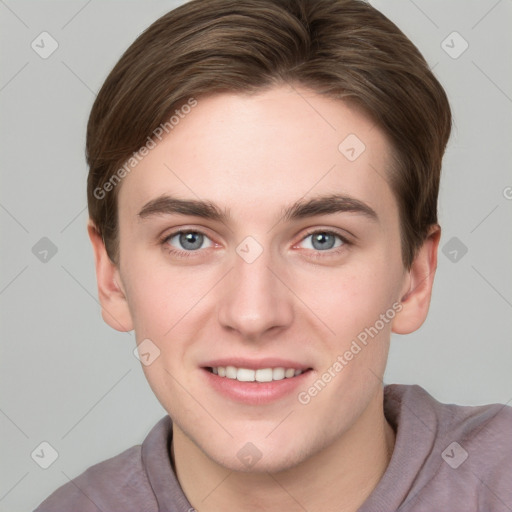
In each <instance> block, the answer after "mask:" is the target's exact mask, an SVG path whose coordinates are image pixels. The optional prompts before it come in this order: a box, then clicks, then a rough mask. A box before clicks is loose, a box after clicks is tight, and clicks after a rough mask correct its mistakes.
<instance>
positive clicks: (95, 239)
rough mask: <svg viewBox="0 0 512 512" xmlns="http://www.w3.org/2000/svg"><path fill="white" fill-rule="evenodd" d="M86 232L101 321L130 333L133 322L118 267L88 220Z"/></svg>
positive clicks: (96, 230) (94, 227)
mask: <svg viewBox="0 0 512 512" xmlns="http://www.w3.org/2000/svg"><path fill="white" fill-rule="evenodd" d="M87 231H88V233H89V238H90V240H91V244H92V247H93V251H94V260H95V266H96V280H97V284H98V297H99V301H100V304H101V315H102V317H103V320H104V321H105V322H106V323H107V324H108V325H110V327H112V328H113V329H116V330H117V331H121V332H127V331H131V330H132V329H133V322H132V318H131V314H130V310H129V308H128V302H127V300H126V296H125V292H124V289H123V286H122V281H121V276H120V274H119V269H118V267H117V266H116V265H115V264H114V263H113V262H112V261H111V260H110V258H109V256H108V254H107V251H106V249H105V244H104V243H103V239H102V237H101V235H100V233H99V231H98V229H97V228H96V226H95V225H94V223H93V222H92V221H91V220H89V223H88V225H87Z"/></svg>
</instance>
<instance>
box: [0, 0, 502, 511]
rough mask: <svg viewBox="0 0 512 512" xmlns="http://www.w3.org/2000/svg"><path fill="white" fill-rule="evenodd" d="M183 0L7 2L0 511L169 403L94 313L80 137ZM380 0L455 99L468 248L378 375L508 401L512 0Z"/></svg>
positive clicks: (443, 207) (95, 456)
mask: <svg viewBox="0 0 512 512" xmlns="http://www.w3.org/2000/svg"><path fill="white" fill-rule="evenodd" d="M179 3H182V2H177V1H155V0H153V1H151V2H148V1H145V2H143V1H102V2H100V1H99V0H92V1H88V2H87V1H80V2H75V1H65V2H64V1H60V2H59V1H51V2H50V1H40V0H38V1H31V2H29V1H13V0H0V34H1V35H0V38H1V48H2V52H1V55H0V59H1V67H0V69H1V75H0V105H1V107H0V108H1V133H0V140H1V153H0V162H1V165H0V170H1V192H0V226H1V229H2V250H1V275H0V308H1V309H0V311H1V321H2V324H1V329H2V330H1V342H2V352H1V377H0V378H1V389H2V395H1V400H0V426H1V429H2V430H1V437H0V442H1V446H2V455H1V457H0V460H1V465H2V467H1V478H0V510H1V511H3V512H7V511H9V512H13V511H22V510H31V509H32V508H34V507H35V506H36V505H37V504H38V503H39V502H40V501H41V500H42V499H43V498H45V497H46V496H47V495H48V494H49V493H50V492H51V491H53V490H54V489H55V488H56V487H58V486H60V485H62V484H64V483H66V482H67V481H68V480H69V479H70V478H73V477H75V476H76V475H78V474H79V473H80V472H82V471H83V470H85V469H86V468H87V467H88V466H90V465H92V464H94V463H96V462H99V461H100V460H103V459H105V458H108V457H111V456H114V455H116V454H117V453H119V452H121V451H122V450H124V449H126V448H128V447H130V446H132V445H134V444H138V443H140V442H141V441H142V440H143V438H144V437H145V435H146V434H147V432H148V431H149V429H150V427H151V426H152V425H153V424H154V423H155V422H156V421H157V420H158V419H159V418H161V417H162V416H163V415H164V414H165V411H164V410H163V409H162V408H161V406H160V405H159V403H158V402H157V400H156V398H155V397H154V396H153V394H152V392H151V390H150V388H149V386H148V384H147V383H146V381H145V379H144V376H143V374H142V370H141V368H140V363H139V362H138V361H137V360H136V358H135V357H134V355H133V353H132V351H133V349H134V347H135V341H134V337H133V335H132V334H131V333H130V334H121V333H118V332H116V331H113V330H112V329H110V328H109V327H108V326H106V325H105V324H104V323H103V322H102V320H101V316H100V308H99V305H98V303H97V299H96V282H95V275H94V267H93V256H92V250H91V248H90V246H89V241H88V238H87V236H86V229H85V226H86V220H87V212H86V195H85V182H86V176H87V168H86V165H85V161H84V141H85V126H86V122H87V117H88V113H89V110H90V107H91V105H92V102H93V100H94V97H95V92H96V91H98V89H99V87H100V86H101V84H102V82H103V80H104V79H105V77H106V75H107V73H108V72H109V70H110V69H111V68H112V66H113V65H114V64H115V62H116V61H117V59H118V58H119V57H120V55H121V53H122V51H124V49H125V48H126V47H128V45H129V44H130V43H131V42H132V41H133V40H134V39H135V37H136V36H137V35H138V34H139V33H140V32H141V31H142V30H143V29H144V28H146V27H147V26H148V25H149V24H150V23H151V22H152V21H154V20H155V19H156V18H158V17H159V16H160V15H162V14H164V13H165V12H167V11H168V10H170V9H172V8H173V7H175V6H176V5H178V4H179ZM373 4H374V5H375V6H376V7H378V8H379V9H381V10H382V11H383V12H384V13H385V14H387V15H388V16H389V17H390V18H391V19H392V20H393V21H394V22H395V23H397V25H398V26H399V27H401V28H402V30H403V31H404V32H405V33H406V34H407V35H408V36H409V37H410V38H411V39H412V40H413V41H414V42H415V43H416V45H417V46H418V47H419V48H420V50H421V51H422V52H423V53H424V55H425V57H426V58H427V60H428V61H429V63H430V64H431V66H432V67H433V69H434V72H435V74H436V75H437V76H438V77H439V79H440V80H441V82H442V84H443V85H444V86H445V88H446V90H447V92H448V95H449V97H450V100H451V104H452V107H453V113H454V118H455V126H454V131H453V135H452V139H451V141H450V145H449V149H448V152H447V155H446V158H445V161H444V174H443V179H442V187H441V194H440V221H441V224H442V227H443V237H442V241H441V247H445V246H446V244H447V243H448V242H449V241H450V239H452V238H453V237H457V238H458V239H459V240H460V241H461V242H462V243H463V244H464V245H465V246H466V247H467V249H468V251H467V254H465V255H464V256H463V257H460V254H461V253H460V251H459V253H458V261H455V262H453V261H451V260H450V259H449V258H448V257H446V256H445V255H444V254H443V253H442V252H440V257H439V267H438V270H437V278H436V285H435V288H434V297H433V303H432V307H431V312H430V316H429V319H428V321H427V322H426V324H425V325H424V326H423V327H422V328H421V329H420V330H419V331H418V332H417V333H415V334H412V335H409V336H406V337H405V336H404V337H395V338H394V339H393V342H392V348H391V354H390V359H389V367H388V371H387V373H386V379H385V380H386V382H388V383H391V382H396V383H417V384H420V385H422V386H424V387H425V388H426V389H427V390H429V391H430V392H431V394H433V395H434V396H435V397H436V398H438V399H439V400H441V401H446V402H455V403H461V404H484V403H489V402H501V403H507V402H509V401H510V400H511V399H512V372H511V371H510V370H511V361H512V345H511V331H512V322H511V318H512V315H511V308H512V266H511V262H512V236H511V225H512V216H511V209H512V200H511V199H510V198H511V197H512V188H511V187H512V175H511V172H510V165H511V162H512V151H511V142H510V140H511V125H512V121H511V118H512V116H511V114H512V99H511V97H512V88H511V76H512V72H511V62H512V59H511V55H512V33H511V31H510V22H511V19H512V1H511V0H500V1H497V0H479V1H468V0H450V1H447V0H437V1H433V0H414V1H412V0H393V1H390V0H379V1H374V2H373ZM43 31H47V32H49V33H50V34H51V36H52V37H53V38H54V39H55V40H56V41H57V42H58V45H59V47H58V49H57V50H56V51H55V52H54V53H53V54H52V55H51V56H50V57H49V58H47V59H42V58H41V57H40V56H39V55H38V54H37V53H36V52H35V51H34V50H33V49H32V48H31V42H32V41H33V40H34V39H36V38H37V37H38V36H39V34H40V33H41V32H43ZM453 31H456V32H458V33H459V34H460V36H462V37H463V38H464V40H465V41H467V43H468V44H469V47H468V49H467V50H466V51H465V52H464V53H463V54H462V55H460V56H459V57H458V58H456V59H454V58H452V57H451V56H450V55H448V54H447V53H446V52H445V50H444V49H443V47H442V42H443V41H444V40H446V38H447V36H449V35H450V34H451V33H452V32H453ZM462 44H463V41H462V40H461V39H460V38H459V37H458V36H455V39H454V37H453V36H452V37H451V38H448V39H447V40H446V42H445V43H444V46H445V48H446V45H448V46H452V47H453V48H452V49H451V50H450V51H451V52H452V54H453V53H454V52H457V51H459V50H460V49H461V48H462V46H461V45H462ZM507 187H508V188H507ZM42 237H48V238H49V239H50V240H51V241H52V242H53V243H54V244H55V245H56V247H57V249H58V252H57V253H56V254H55V256H53V257H52V258H51V259H49V260H48V261H47V262H46V263H43V262H41V261H39V259H38V258H36V256H35V255H34V254H33V253H32V247H33V246H34V245H35V244H36V243H37V242H38V241H39V240H40V239H41V238H42ZM451 243H453V241H452V242H451ZM448 250H450V246H448ZM448 250H446V252H448ZM452 256H453V254H452ZM42 441H47V442H49V443H50V444H51V445H52V446H53V447H54V448H55V449H56V450H57V452H58V454H59V457H58V459H57V460H56V461H55V462H54V463H53V465H51V466H50V467H49V468H48V469H46V470H43V469H41V468H40V467H39V466H38V465H37V464H36V463H35V462H34V460H32V458H31V456H30V455H31V453H32V452H33V450H34V449H35V448H36V447H37V446H39V444H40V443H41V442H42Z"/></svg>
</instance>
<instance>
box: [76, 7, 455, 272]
mask: <svg viewBox="0 0 512 512" xmlns="http://www.w3.org/2000/svg"><path fill="white" fill-rule="evenodd" d="M282 84H297V85H301V86H304V87H307V88H310V89H312V90H313V91H315V92H317V93H319V94H323V95H326V96H329V97H331V98H337V99H342V100H344V101H347V102H349V103H351V104H352V105H357V106H358V107H360V108H362V110H363V111H364V112H365V113H366V114H367V115H368V116H370V118H371V119H372V120H373V121H374V122H375V123H376V124H377V125H378V126H379V127H380V128H381V129H382V131H383V132H384V133H385V134H386V135H387V137H388V139H389V140H390V142H391V145H392V150H393V155H394V161H395V164H394V166H393V169H392V171H391V172H390V175H389V177H388V179H389V184H390V186H391V188H392V190H393V192H394V194H395V196H396V199H397V203H398V207H399V211H400V224H401V226H400V227H401V237H402V259H403V262H404V265H405V266H406V267H407V268H409V267H410V265H411V263H412V261H413V258H414V255H415V252H416V250H417V249H418V248H419V247H420V246H421V244H422V243H423V241H424V240H425V238H426V236H427V233H428V231H429V228H430V226H431V225H433V224H436V223H437V196H438V190H439V179H440V172H441V160H442V156H443V154H444V150H445V147H446V143H447V141H448V138H449V135H450V129H451V113H450V107H449V104H448V99H447V97H446V94H445V92H444V90H443V88H442V87H441V85H440V84H439V82H438V81H437V79H436V78H435V77H434V75H433V74H432V72H431V71H430V69H429V67H428V65H427V63H426V62H425V60H424V59H423V57H422V55H421V54H420V52H419V51H418V50H417V48H416V47H415V46H414V45H413V43H412V42H411V41H410V40H409V39H408V38H407V37H406V36H405V35H404V34H403V33H402V32H401V31H400V30H399V29H398V28H397V27H396V25H394V24H393V23H392V22H391V21H390V20H388V19H387V18H386V17H385V16H384V15H383V14H381V13H380V12H379V11H377V10H376V9H375V8H373V7H372V6H371V5H369V4H368V3H365V2H363V1H360V0H192V1H191V2H188V3H186V4H184V5H182V6H180V7H178V8H177V9H174V10H173V11H171V12H169V13H167V14H165V15H164V16H162V17H161V18H160V19H158V20H157V21H156V22H154V23H153V24H152V25H151V26H150V27H149V28H148V29H147V30H146V31H145V32H143V33H142V34H141V35H140V36H139V37H138V38H137V39H136V41H135V42H134V43H133V44H132V45H131V46H130V47H129V48H128V50H127V51H126V52H125V53H124V55H123V56H122V57H121V59H120V60H119V62H118V63H117V64H116V66H115V67H114V69H113V70H112V71H111V73H110V74H109V76H108V77H107V79H106V81H105V83H104V84H103V87H102V88H101V90H100V92H99V94H98V96H97V98H96V101H95V103H94V105H93V107H92V111H91V115H90V118H89V123H88V126H87V148H86V149H87V162H88V164H89V167H90V170H89V177H88V187H87V188H88V189H87V199H88V205H89V216H90V218H91V220H92V221H93V222H94V224H95V226H96V228H97V230H98V231H99V233H100V234H101V235H102V237H103V240H104V242H105V247H106V250H107V253H108V255H109V257H110V259H111V260H112V261H113V262H114V263H118V262H119V241H118V208H117V194H118V191H119V186H117V187H116V186H115V185H116V184H117V183H114V184H113V185H114V186H112V181H111V180H112V179H113V178H116V176H115V173H116V171H119V169H120V168H121V166H123V163H124V162H126V161H127V159H129V158H130V157H131V156H132V155H133V153H134V152H136V151H137V150H139V148H141V147H142V146H143V145H144V144H145V143H146V141H148V140H149V138H150V136H151V134H153V133H154V131H155V129H157V127H158V126H160V125H162V124H164V123H166V122H167V121H168V119H169V117H170V116H171V115H172V113H173V112H175V110H176V109H177V108H178V107H180V106H181V105H183V104H184V103H186V102H187V101H188V100H190V98H198V97H199V96H200V95H206V94H208V95H210V94H212V93H222V92H235V93H245V94H252V93H256V92H259V91H261V90H262V89H266V88H270V87H273V86H277V85H282ZM340 142H341V141H340ZM117 178H119V179H120V176H119V175H118V176H117ZM109 180H110V183H111V184H110V185H109V184H108V182H109ZM98 191H102V193H101V194H99V193H98ZM105 191H108V193H105Z"/></svg>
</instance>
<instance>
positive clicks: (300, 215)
mask: <svg viewBox="0 0 512 512" xmlns="http://www.w3.org/2000/svg"><path fill="white" fill-rule="evenodd" d="M344 212H348V213H356V214H359V215H363V216H365V217H367V218H369V219H370V220H372V221H378V219H379V218H378V215H377V213H376V212H375V210H373V209H372V208H371V207H370V206H368V205H367V204H366V203H364V202H362V201H360V200H359V199H355V198H353V197H349V196H344V195H339V194H332V195H328V196H320V197H315V198H312V199H309V200H307V201H304V200H302V199H301V200H299V201H296V202H295V203H294V204H292V205H291V206H288V207H286V208H284V209H283V211H282V213H281V217H280V218H281V219H282V220H299V219H304V218H308V217H314V216H316V215H330V214H335V213H344ZM172 214H179V215H191V216H194V217H201V218H204V219H210V220H215V221H219V222H223V223H224V222H226V221H227V220H228V217H229V215H228V212H227V211H226V210H224V211H223V210H222V209H221V208H219V207H218V206H217V205H216V204H215V203H212V202H211V201H201V200H193V199H178V198H176V197H172V196H169V195H163V196H160V197H158V198H156V199H153V200H151V201H149V202H148V203H146V204H145V205H144V206H143V207H142V209H141V210H140V212H139V214H138V216H139V217H140V218H141V219H145V218H147V217H152V216H155V215H172Z"/></svg>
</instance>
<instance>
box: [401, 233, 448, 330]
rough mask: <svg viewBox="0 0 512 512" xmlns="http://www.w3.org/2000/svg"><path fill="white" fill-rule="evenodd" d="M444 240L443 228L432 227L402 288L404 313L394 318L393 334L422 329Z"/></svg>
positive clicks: (402, 311)
mask: <svg viewBox="0 0 512 512" xmlns="http://www.w3.org/2000/svg"><path fill="white" fill-rule="evenodd" d="M440 238H441V228H440V226H439V225H437V224H435V225H433V226H431V228H430V231H429V234H428V236H427V238H426V239H425V241H424V242H423V245H422V246H421V247H420V248H419V249H418V251H417V253H416V256H415V257H414V260H413V262H412V265H411V268H410V269H409V270H408V271H407V274H406V279H405V283H404V287H403V289H402V295H401V297H402V300H401V304H402V310H401V311H400V312H399V313H397V315H396V316H395V318H394V319H393V325H392V331H393V332H395V333H397V334H409V333H411V332H414V331H416V330H417V329H419V328H420V327H421V325H422V324H423V322H424V321H425V319H426V318H427V313H428V308H429V306H430V298H431V296H432V286H433V284H434V276H435V273H436V268H437V249H438V247H439V240H440Z"/></svg>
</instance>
